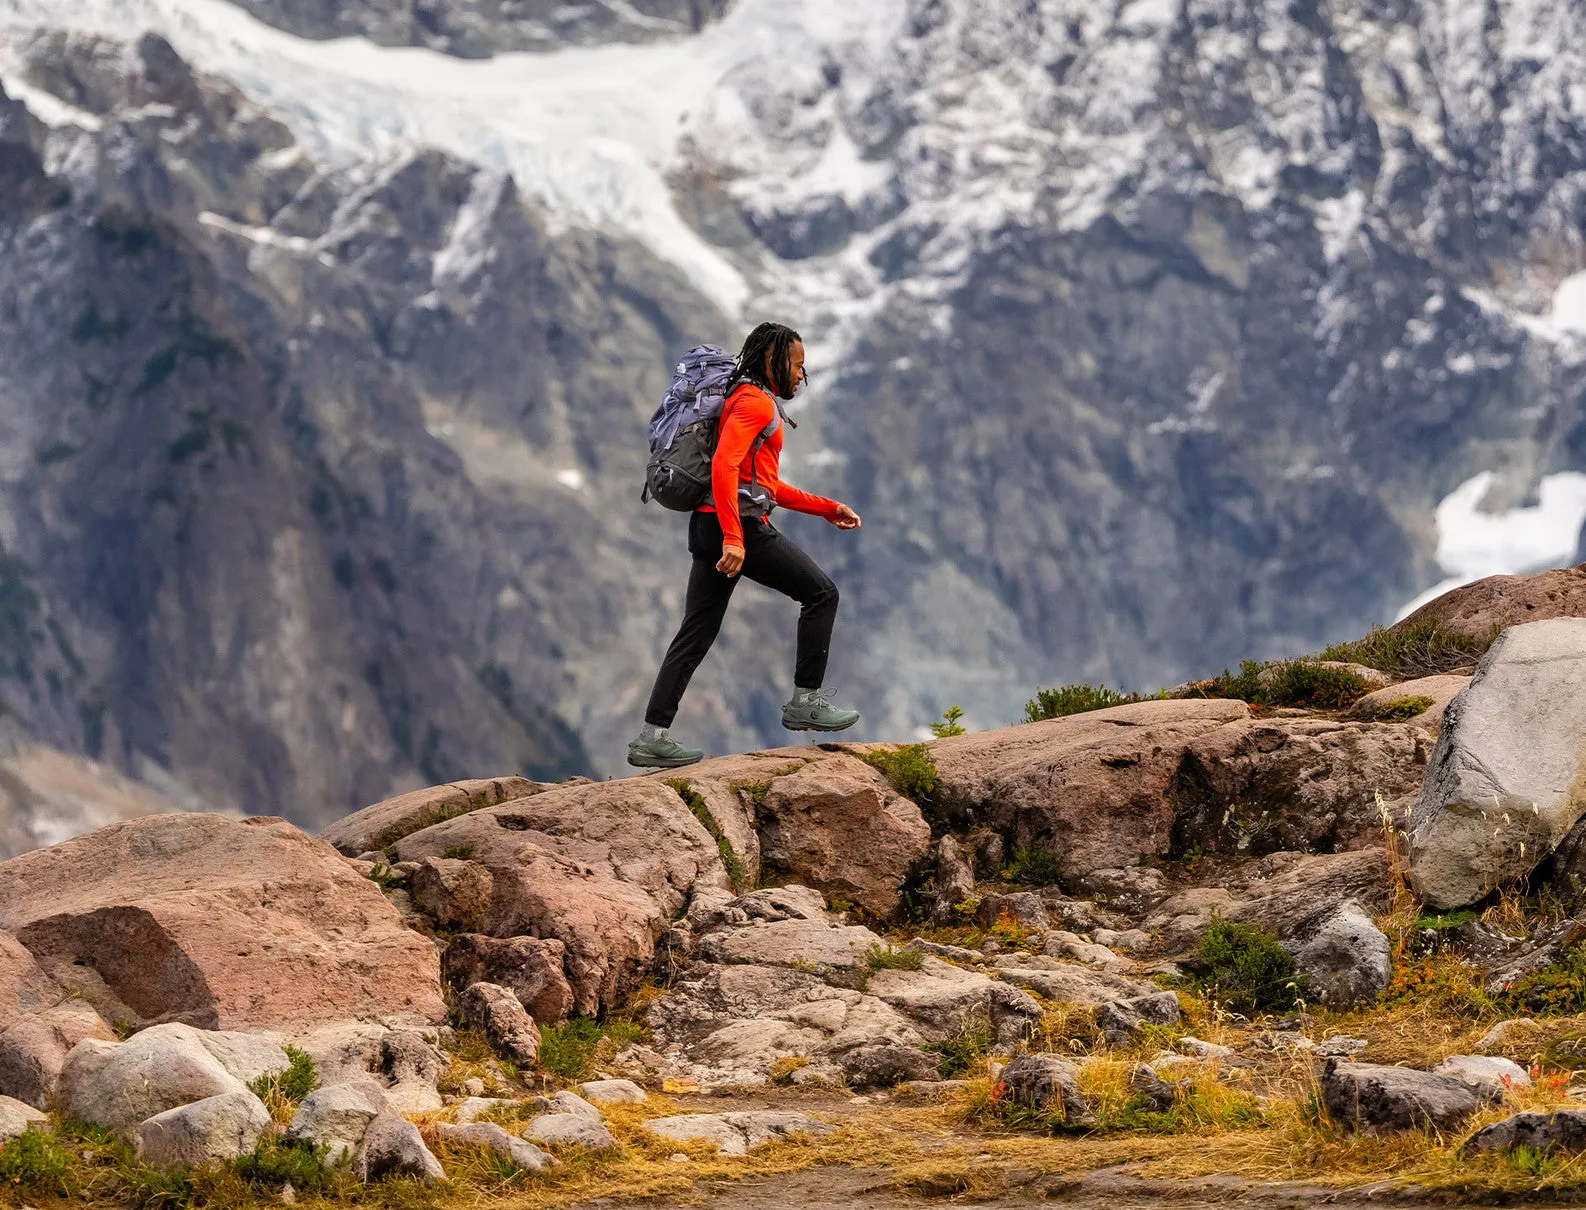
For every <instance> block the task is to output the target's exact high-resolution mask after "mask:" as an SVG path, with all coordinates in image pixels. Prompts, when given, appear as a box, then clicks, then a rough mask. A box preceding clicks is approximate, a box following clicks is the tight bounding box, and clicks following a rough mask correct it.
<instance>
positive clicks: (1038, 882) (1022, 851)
mask: <svg viewBox="0 0 1586 1210" xmlns="http://www.w3.org/2000/svg"><path fill="white" fill-rule="evenodd" d="M1062 876H1063V860H1062V858H1060V857H1058V856H1057V855H1056V854H1055V853H1050V852H1048V851H1047V850H1046V849H1031V848H1017V849H1014V850H1013V856H1012V857H1010V858H1009V859H1008V863H1007V864H1006V865H1005V866H1003V867H1002V878H1003V881H1004V882H1022V883H1024V884H1026V885H1027V886H1051V885H1052V884H1053V883H1055V882H1057V881H1058V880H1059V879H1060V878H1062Z"/></svg>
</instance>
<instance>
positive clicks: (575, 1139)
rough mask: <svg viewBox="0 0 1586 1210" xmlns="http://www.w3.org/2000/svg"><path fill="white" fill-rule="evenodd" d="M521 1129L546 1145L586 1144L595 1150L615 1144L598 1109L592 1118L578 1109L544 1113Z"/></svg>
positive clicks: (583, 1145) (584, 1145) (615, 1141)
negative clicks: (577, 1111) (526, 1127)
mask: <svg viewBox="0 0 1586 1210" xmlns="http://www.w3.org/2000/svg"><path fill="white" fill-rule="evenodd" d="M524 1133H525V1134H526V1135H527V1136H528V1137H529V1138H531V1139H533V1140H534V1141H535V1142H536V1143H544V1144H545V1145H546V1146H548V1147H588V1148H590V1149H591V1150H595V1151H598V1150H601V1149H603V1148H606V1147H615V1146H616V1145H617V1140H616V1139H614V1138H612V1137H611V1131H609V1130H607V1129H606V1125H605V1123H604V1122H602V1121H601V1120H600V1116H599V1114H598V1113H597V1114H596V1116H595V1117H592V1118H591V1117H587V1116H585V1115H584V1114H581V1113H548V1114H546V1115H544V1116H543V1117H538V1118H535V1119H534V1120H533V1121H531V1122H530V1123H529V1125H528V1129H526V1130H525V1131H524Z"/></svg>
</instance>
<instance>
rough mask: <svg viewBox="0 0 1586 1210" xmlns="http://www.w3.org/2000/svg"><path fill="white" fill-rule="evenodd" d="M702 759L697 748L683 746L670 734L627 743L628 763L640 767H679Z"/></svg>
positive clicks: (703, 757) (701, 754)
mask: <svg viewBox="0 0 1586 1210" xmlns="http://www.w3.org/2000/svg"><path fill="white" fill-rule="evenodd" d="M704 759H705V754H704V753H703V752H701V751H700V750H699V749H698V748H685V747H683V745H682V744H680V743H678V742H677V741H676V740H675V739H673V738H672V737H671V736H670V735H658V736H656V737H655V738H654V739H651V740H643V739H636V740H634V741H633V742H632V743H630V744H629V745H628V763H629V764H630V765H634V766H636V767H638V768H640V769H681V768H682V767H683V766H684V765H692V764H697V763H698V762H700V761H702V760H704Z"/></svg>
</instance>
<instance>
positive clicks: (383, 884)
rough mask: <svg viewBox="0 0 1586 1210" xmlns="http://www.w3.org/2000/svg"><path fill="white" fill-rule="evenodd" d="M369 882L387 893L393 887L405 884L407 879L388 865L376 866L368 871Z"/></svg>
mask: <svg viewBox="0 0 1586 1210" xmlns="http://www.w3.org/2000/svg"><path fill="white" fill-rule="evenodd" d="M369 881H370V882H372V883H374V884H375V885H376V886H378V887H379V888H380V889H381V890H382V891H389V890H391V889H392V888H393V887H399V886H402V885H403V884H404V883H406V882H407V879H406V878H404V877H402V875H401V874H398V873H397V872H396V871H395V870H393V869H392V868H391V867H390V866H388V865H376V866H375V868H374V869H372V870H370V871H369Z"/></svg>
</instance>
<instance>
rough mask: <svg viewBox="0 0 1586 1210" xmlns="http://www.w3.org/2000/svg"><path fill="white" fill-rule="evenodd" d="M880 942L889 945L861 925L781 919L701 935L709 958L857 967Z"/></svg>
mask: <svg viewBox="0 0 1586 1210" xmlns="http://www.w3.org/2000/svg"><path fill="white" fill-rule="evenodd" d="M874 946H881V947H882V948H883V949H884V948H886V946H885V943H884V942H883V941H882V940H881V938H880V937H879V936H877V935H876V934H875V933H873V932H871V931H870V930H869V929H867V928H864V927H862V926H861V925H857V924H844V925H828V924H822V923H821V922H819V921H815V920H775V921H771V922H770V923H766V924H750V925H747V926H745V927H743V928H736V929H727V930H723V931H721V932H717V933H711V934H709V935H708V936H706V937H703V938H701V939H700V942H699V947H698V956H699V957H700V958H701V959H702V960H703V961H706V962H722V963H753V964H755V965H757V966H794V967H798V968H800V969H804V968H810V969H815V970H822V969H834V968H836V969H848V970H853V969H856V968H862V967H864V966H865V965H866V964H867V963H868V962H869V960H870V951H871V948H872V947H874Z"/></svg>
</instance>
